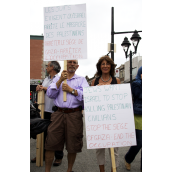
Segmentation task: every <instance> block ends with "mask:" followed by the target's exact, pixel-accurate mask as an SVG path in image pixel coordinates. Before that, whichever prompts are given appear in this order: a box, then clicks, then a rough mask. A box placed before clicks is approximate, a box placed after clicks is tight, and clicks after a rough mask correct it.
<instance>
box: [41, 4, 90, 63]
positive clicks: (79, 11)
mask: <svg viewBox="0 0 172 172" xmlns="http://www.w3.org/2000/svg"><path fill="white" fill-rule="evenodd" d="M86 58H87V22H86V4H78V5H64V6H55V7H44V61H64V60H74V59H77V60H80V59H86Z"/></svg>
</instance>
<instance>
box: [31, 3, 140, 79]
mask: <svg viewBox="0 0 172 172" xmlns="http://www.w3.org/2000/svg"><path fill="white" fill-rule="evenodd" d="M83 3H86V13H87V59H85V60H80V61H79V65H80V66H79V68H78V70H77V72H76V73H77V74H79V75H82V76H86V75H87V76H88V77H89V78H91V77H93V76H94V74H95V72H96V63H97V61H98V59H99V58H100V57H101V56H103V55H105V54H107V53H108V51H107V45H108V43H110V42H111V7H114V31H115V32H124V31H134V30H135V29H136V30H142V16H141V13H142V4H141V0H94V1H93V0H58V1H57V0H48V1H47V0H36V1H35V0H31V3H30V35H42V34H43V33H44V20H43V17H44V12H43V7H52V6H62V5H75V4H83ZM142 33H143V32H140V33H139V34H140V36H141V37H142ZM131 36H132V33H131V34H120V35H115V36H114V43H115V44H116V47H117V50H116V53H115V54H114V62H115V64H117V67H119V66H120V65H121V64H124V63H125V62H126V58H125V54H124V51H123V48H122V47H121V43H122V42H123V39H124V37H128V39H129V40H130V38H131ZM130 49H131V50H133V46H132V45H131V46H130ZM139 54H140V55H141V56H142V40H141V41H140V43H139V46H138V55H139ZM128 60H129V59H128ZM60 64H61V67H62V70H63V61H60Z"/></svg>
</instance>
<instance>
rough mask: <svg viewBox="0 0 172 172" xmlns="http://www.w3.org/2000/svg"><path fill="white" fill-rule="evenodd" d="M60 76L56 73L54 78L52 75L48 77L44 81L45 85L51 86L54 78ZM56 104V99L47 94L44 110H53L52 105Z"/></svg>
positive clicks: (43, 84)
mask: <svg viewBox="0 0 172 172" xmlns="http://www.w3.org/2000/svg"><path fill="white" fill-rule="evenodd" d="M56 76H58V74H56V75H54V76H53V78H52V79H51V78H50V76H48V77H46V78H45V79H44V81H43V83H42V86H43V87H47V88H48V87H49V85H50V84H51V83H52V82H53V79H54V78H55V77H56ZM53 106H54V99H51V98H49V97H48V96H47V94H45V106H44V111H45V112H51V113H52V112H53V111H52V107H53Z"/></svg>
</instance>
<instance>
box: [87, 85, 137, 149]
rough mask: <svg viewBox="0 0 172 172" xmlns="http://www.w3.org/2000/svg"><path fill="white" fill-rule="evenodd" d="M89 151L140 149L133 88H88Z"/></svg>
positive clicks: (124, 86)
mask: <svg viewBox="0 0 172 172" xmlns="http://www.w3.org/2000/svg"><path fill="white" fill-rule="evenodd" d="M84 111H85V126H86V139H87V149H95V148H110V147H124V146H132V145H136V138H135V125H134V115H133V106H132V99H131V88H130V84H115V85H104V86H93V87H85V88H84Z"/></svg>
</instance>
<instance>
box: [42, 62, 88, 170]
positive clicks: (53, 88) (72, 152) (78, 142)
mask: <svg viewBox="0 0 172 172" xmlns="http://www.w3.org/2000/svg"><path fill="white" fill-rule="evenodd" d="M78 67H79V65H78V61H77V60H68V61H67V70H63V72H62V73H61V77H56V78H55V79H54V80H53V83H52V84H51V85H50V86H49V87H48V89H47V95H48V96H49V97H50V98H54V99H55V101H54V103H55V105H56V109H57V111H56V112H54V113H53V114H52V115H51V121H52V122H51V124H50V125H49V127H48V131H47V132H48V134H47V138H46V143H45V149H46V153H45V172H50V169H51V164H52V162H53V157H54V151H55V150H58V151H63V149H64V144H65V145H66V150H67V151H68V155H67V159H68V169H67V172H72V167H73V164H74V162H75V158H76V154H77V153H79V152H81V151H82V146H83V141H82V138H83V120H82V117H83V115H82V106H83V87H88V86H89V85H88V83H87V81H86V79H85V77H82V76H79V75H76V74H75V72H76V70H77V69H78ZM65 79H67V84H65V83H63V81H64V80H65ZM63 91H66V92H67V101H66V102H64V101H63Z"/></svg>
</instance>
